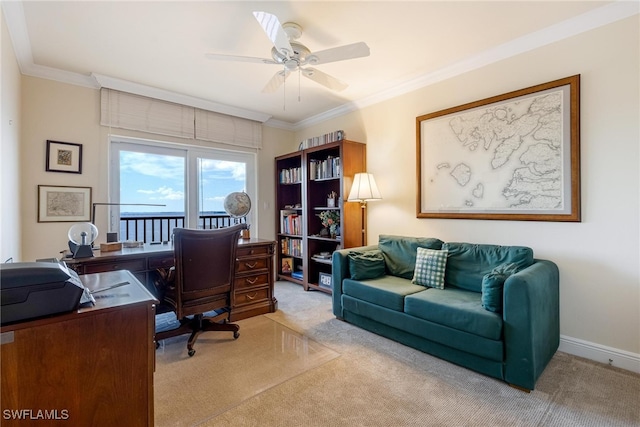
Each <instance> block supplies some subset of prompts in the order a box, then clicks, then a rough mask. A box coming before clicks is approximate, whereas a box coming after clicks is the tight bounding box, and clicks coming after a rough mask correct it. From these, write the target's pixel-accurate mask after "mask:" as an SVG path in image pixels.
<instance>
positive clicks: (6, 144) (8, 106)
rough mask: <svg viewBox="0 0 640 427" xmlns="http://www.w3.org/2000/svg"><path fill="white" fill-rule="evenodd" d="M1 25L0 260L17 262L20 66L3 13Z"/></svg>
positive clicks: (19, 250)
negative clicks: (10, 259)
mask: <svg viewBox="0 0 640 427" xmlns="http://www.w3.org/2000/svg"><path fill="white" fill-rule="evenodd" d="M0 14H1V15H2V17H1V18H0V26H1V27H2V32H1V35H0V37H1V40H2V60H1V61H2V83H1V84H2V86H0V91H1V96H0V97H1V98H2V106H1V112H0V120H1V122H0V123H1V124H0V129H1V135H2V136H1V137H2V141H1V142H0V206H2V209H1V210H0V262H4V261H5V260H7V259H9V258H13V260H14V261H20V260H21V259H20V256H21V252H22V247H21V238H20V204H19V202H18V201H19V199H20V171H19V167H18V165H19V164H20V150H19V148H20V145H19V144H20V122H21V116H20V80H21V75H20V69H19V68H18V63H17V61H16V55H15V53H14V51H13V46H12V45H11V39H10V38H9V33H8V32H7V26H6V23H5V19H4V13H3V12H1V11H0Z"/></svg>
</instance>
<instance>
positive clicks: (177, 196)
mask: <svg viewBox="0 0 640 427" xmlns="http://www.w3.org/2000/svg"><path fill="white" fill-rule="evenodd" d="M138 193H142V194H146V195H148V196H149V199H150V200H184V192H183V191H178V190H174V189H173V188H169V187H164V186H163V187H160V188H158V189H157V190H138Z"/></svg>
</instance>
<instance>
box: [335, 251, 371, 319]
mask: <svg viewBox="0 0 640 427" xmlns="http://www.w3.org/2000/svg"><path fill="white" fill-rule="evenodd" d="M374 249H378V245H368V246H359V247H357V248H349V249H340V250H338V251H335V252H334V253H333V255H332V256H331V267H332V269H331V286H332V290H331V292H332V298H333V314H334V315H335V316H336V317H337V318H339V319H342V281H343V280H344V279H348V278H349V277H351V274H350V273H349V258H347V255H348V254H349V252H353V251H358V252H366V251H372V250H374Z"/></svg>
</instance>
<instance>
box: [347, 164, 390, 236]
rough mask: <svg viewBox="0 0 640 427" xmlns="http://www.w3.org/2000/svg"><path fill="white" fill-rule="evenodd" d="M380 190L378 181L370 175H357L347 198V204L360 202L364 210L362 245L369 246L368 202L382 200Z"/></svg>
mask: <svg viewBox="0 0 640 427" xmlns="http://www.w3.org/2000/svg"><path fill="white" fill-rule="evenodd" d="M381 199H382V196H381V195H380V190H378V186H377V185H376V180H375V179H374V178H373V175H372V174H370V173H357V174H356V175H355V176H354V177H353V185H352V186H351V191H350V192H349V197H347V202H360V207H361V208H362V245H363V246H364V245H366V244H367V226H366V223H367V216H366V213H365V209H366V208H367V202H368V201H372V200H381Z"/></svg>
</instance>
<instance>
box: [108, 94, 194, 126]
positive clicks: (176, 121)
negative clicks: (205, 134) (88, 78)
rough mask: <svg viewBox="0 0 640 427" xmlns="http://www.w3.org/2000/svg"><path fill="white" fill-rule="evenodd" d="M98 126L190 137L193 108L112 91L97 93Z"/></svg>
mask: <svg viewBox="0 0 640 427" xmlns="http://www.w3.org/2000/svg"><path fill="white" fill-rule="evenodd" d="M100 103H101V115H100V124H101V125H103V126H110V127H115V128H122V129H130V130H137V131H142V132H149V133H155V134H159V135H168V136H177V137H179V138H193V137H194V130H193V129H194V126H193V121H194V112H193V110H194V108H193V107H188V106H186V105H180V104H175V103H173V102H167V101H162V100H159V99H154V98H148V97H146V96H140V95H134V94H131V93H126V92H120V91H117V90H112V89H105V88H103V89H101V91H100Z"/></svg>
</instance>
